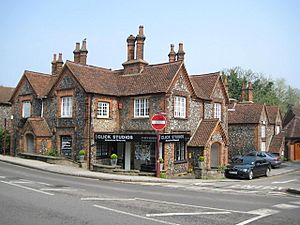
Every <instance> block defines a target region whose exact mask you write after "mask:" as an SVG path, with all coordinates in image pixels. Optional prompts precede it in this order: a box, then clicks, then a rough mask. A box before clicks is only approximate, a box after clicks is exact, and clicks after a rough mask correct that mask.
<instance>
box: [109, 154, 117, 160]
mask: <svg viewBox="0 0 300 225" xmlns="http://www.w3.org/2000/svg"><path fill="white" fill-rule="evenodd" d="M110 158H111V159H118V155H117V154H112V155H111V156H110Z"/></svg>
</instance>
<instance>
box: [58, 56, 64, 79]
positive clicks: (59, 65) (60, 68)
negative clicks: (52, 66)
mask: <svg viewBox="0 0 300 225" xmlns="http://www.w3.org/2000/svg"><path fill="white" fill-rule="evenodd" d="M63 64H64V62H63V60H62V53H59V54H58V59H57V61H56V73H57V74H60V72H61V71H62V67H63Z"/></svg>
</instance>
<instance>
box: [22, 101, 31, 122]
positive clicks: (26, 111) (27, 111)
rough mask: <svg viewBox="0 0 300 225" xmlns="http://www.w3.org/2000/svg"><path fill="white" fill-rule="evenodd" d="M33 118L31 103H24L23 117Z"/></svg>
mask: <svg viewBox="0 0 300 225" xmlns="http://www.w3.org/2000/svg"><path fill="white" fill-rule="evenodd" d="M30 116H31V102H30V101H23V102H22V117H23V118H28V117H30Z"/></svg>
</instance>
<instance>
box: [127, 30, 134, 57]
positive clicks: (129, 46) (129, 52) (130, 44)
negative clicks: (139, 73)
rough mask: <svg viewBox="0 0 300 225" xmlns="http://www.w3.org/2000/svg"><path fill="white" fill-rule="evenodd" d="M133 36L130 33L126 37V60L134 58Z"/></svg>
mask: <svg viewBox="0 0 300 225" xmlns="http://www.w3.org/2000/svg"><path fill="white" fill-rule="evenodd" d="M134 51H135V37H134V36H133V35H132V34H131V35H130V36H129V37H128V38H127V61H131V60H134Z"/></svg>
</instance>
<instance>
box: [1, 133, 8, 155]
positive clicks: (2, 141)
mask: <svg viewBox="0 0 300 225" xmlns="http://www.w3.org/2000/svg"><path fill="white" fill-rule="evenodd" d="M5 136H6V148H5V151H6V154H9V149H10V146H9V145H10V135H9V131H8V130H6V135H5ZM3 147H4V129H3V128H0V153H3Z"/></svg>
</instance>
